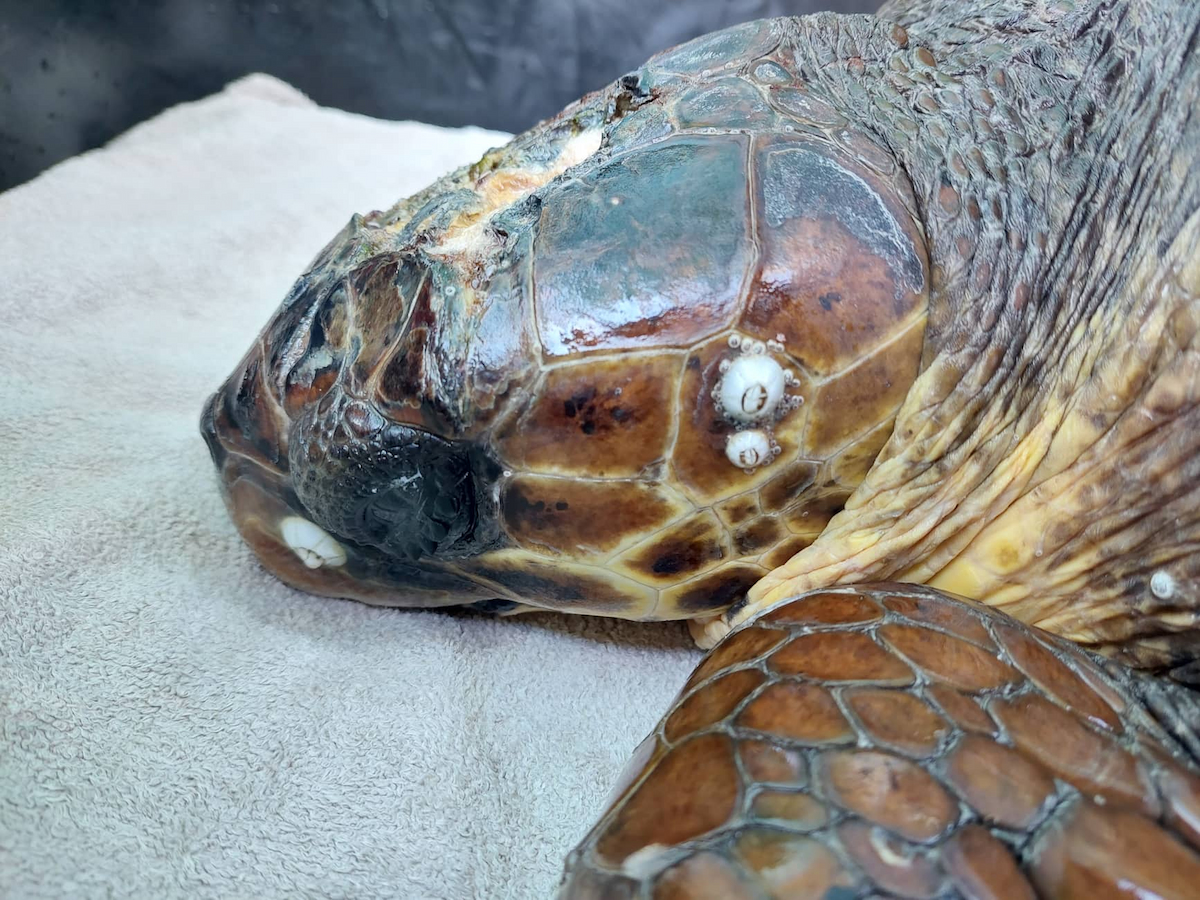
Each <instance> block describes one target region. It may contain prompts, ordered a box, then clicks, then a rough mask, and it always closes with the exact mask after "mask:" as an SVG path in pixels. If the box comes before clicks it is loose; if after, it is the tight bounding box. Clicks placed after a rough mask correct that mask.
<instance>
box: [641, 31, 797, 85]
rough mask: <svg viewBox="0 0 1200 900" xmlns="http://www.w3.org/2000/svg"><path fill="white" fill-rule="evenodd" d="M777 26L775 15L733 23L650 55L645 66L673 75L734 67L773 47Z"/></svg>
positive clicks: (777, 38) (762, 54)
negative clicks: (739, 23) (752, 20)
mask: <svg viewBox="0 0 1200 900" xmlns="http://www.w3.org/2000/svg"><path fill="white" fill-rule="evenodd" d="M778 28H779V20H778V19H758V20H756V21H754V22H745V23H743V24H741V25H734V26H733V27H732V28H725V29H723V30H721V31H716V32H713V33H712V34H706V35H704V36H703V37H698V38H696V39H695V40H692V41H688V42H687V43H686V44H680V45H679V46H678V47H674V48H672V49H671V50H667V51H665V52H664V53H660V54H659V55H658V56H654V57H651V59H650V61H649V62H648V63H646V68H647V69H651V70H655V69H656V70H659V71H661V72H670V73H672V74H676V75H699V74H700V73H702V72H705V71H711V70H714V69H721V68H725V67H727V66H728V67H729V68H736V67H738V66H741V65H744V64H746V63H747V62H749V61H750V60H752V59H757V58H758V57H760V56H765V55H766V54H767V53H770V52H771V51H772V50H774V49H775V45H776V44H778V43H779V37H780V36H779V33H778ZM730 63H732V64H733V65H731V66H730V65H729V64H730Z"/></svg>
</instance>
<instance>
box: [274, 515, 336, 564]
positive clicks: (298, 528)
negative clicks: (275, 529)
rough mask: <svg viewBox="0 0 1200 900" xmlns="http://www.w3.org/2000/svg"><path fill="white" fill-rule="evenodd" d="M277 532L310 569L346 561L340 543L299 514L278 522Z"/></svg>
mask: <svg viewBox="0 0 1200 900" xmlns="http://www.w3.org/2000/svg"><path fill="white" fill-rule="evenodd" d="M279 534H280V535H281V536H282V537H283V539H284V541H285V542H286V543H287V545H288V547H290V548H291V550H292V552H293V553H295V554H296V556H298V557H300V561H301V562H302V563H304V564H305V565H306V566H308V567H309V568H310V569H319V568H321V567H322V566H334V567H337V566H341V565H345V563H346V551H345V550H344V549H343V548H342V545H341V544H339V543H338V542H337V541H336V540H334V538H333V535H331V534H330V533H329V532H328V531H326V530H325V529H324V528H322V527H321V526H320V525H318V524H316V523H315V522H310V521H308V519H302V518H301V517H300V516H288V517H287V518H286V519H284V520H283V521H281V522H280V523H279Z"/></svg>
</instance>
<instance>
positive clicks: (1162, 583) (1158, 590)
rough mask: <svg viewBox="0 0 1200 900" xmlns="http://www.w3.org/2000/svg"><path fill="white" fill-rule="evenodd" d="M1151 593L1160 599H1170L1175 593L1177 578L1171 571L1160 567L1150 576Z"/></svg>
mask: <svg viewBox="0 0 1200 900" xmlns="http://www.w3.org/2000/svg"><path fill="white" fill-rule="evenodd" d="M1150 593H1152V594H1153V595H1154V596H1155V597H1157V598H1158V599H1159V600H1170V599H1171V597H1173V596H1174V595H1175V579H1174V578H1172V577H1171V573H1170V572H1165V571H1163V570H1162V569H1159V570H1158V571H1157V572H1155V573H1154V574H1153V575H1151V576H1150Z"/></svg>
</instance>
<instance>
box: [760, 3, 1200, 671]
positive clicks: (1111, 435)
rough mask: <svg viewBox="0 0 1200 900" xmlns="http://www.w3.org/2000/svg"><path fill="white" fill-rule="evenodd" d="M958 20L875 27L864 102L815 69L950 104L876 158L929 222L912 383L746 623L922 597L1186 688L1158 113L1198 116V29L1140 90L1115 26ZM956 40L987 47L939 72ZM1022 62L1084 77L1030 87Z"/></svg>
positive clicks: (1182, 444) (1197, 454) (1183, 506)
mask: <svg viewBox="0 0 1200 900" xmlns="http://www.w3.org/2000/svg"><path fill="white" fill-rule="evenodd" d="M1151 5H1154V4H1151ZM957 6H958V5H957V4H954V5H952V4H942V3H936V4H927V5H913V6H912V7H911V8H910V7H909V6H907V5H903V4H895V5H894V6H893V7H891V8H892V9H893V10H902V9H903V10H905V18H904V22H905V24H906V25H908V26H909V28H908V31H907V33H906V36H905V38H904V42H905V43H906V48H905V49H903V50H901V51H899V52H897V53H896V54H894V55H893V57H892V58H891V59H890V60H889V61H888V64H887V65H886V66H885V67H884V69H883V72H881V74H880V77H879V78H875V77H871V78H866V79H857V80H855V79H853V78H852V77H850V76H841V75H839V74H838V70H837V69H836V68H835V67H826V68H825V69H823V70H821V71H822V72H823V73H826V77H827V78H828V79H829V81H830V84H829V85H828V86H827V90H828V91H829V92H830V93H831V94H833V95H838V94H840V93H841V92H843V91H849V90H850V89H851V88H853V89H855V90H858V91H862V92H866V93H867V94H868V95H878V96H879V97H880V99H882V98H883V97H885V96H887V90H888V89H887V84H888V82H889V81H890V82H893V83H895V82H900V83H901V84H902V85H904V84H906V83H907V82H909V81H911V80H912V75H911V73H912V72H917V73H919V74H923V75H924V76H926V77H931V78H934V79H935V81H936V82H937V83H939V84H941V85H942V87H941V89H940V90H939V91H937V92H935V93H936V96H932V95H931V96H920V93H921V92H920V91H919V90H918V92H917V96H916V97H915V101H914V107H915V108H916V110H917V111H916V112H915V113H914V112H912V111H909V112H907V113H906V120H905V121H906V123H907V127H906V128H904V129H897V130H896V131H895V132H893V133H892V134H891V137H892V140H891V141H890V144H891V149H892V150H893V152H895V153H896V154H897V157H898V158H899V159H900V161H901V163H902V164H903V166H904V167H905V169H906V171H908V173H909V175H910V176H911V178H912V181H913V184H914V188H915V190H916V192H917V195H918V197H919V198H920V201H919V202H920V206H921V208H922V210H923V211H924V216H923V223H922V224H923V225H924V227H925V230H926V234H927V237H928V246H929V250H930V265H931V273H932V274H931V290H930V305H929V323H930V324H929V329H928V332H927V335H926V345H925V351H924V352H925V357H926V359H927V361H928V364H927V366H926V368H925V370H924V371H923V372H922V374H921V376H920V377H919V378H918V379H917V381H916V382H915V384H914V386H913V388H912V390H911V391H910V393H909V395H908V397H907V399H906V401H905V403H904V405H903V406H902V408H901V410H900V413H899V415H898V417H897V420H896V425H895V430H894V432H893V434H892V437H891V439H890V441H889V443H888V444H887V445H886V446H885V447H884V449H883V450H882V451H881V453H880V455H879V457H878V458H877V460H876V461H875V463H874V466H873V468H872V470H871V471H870V472H869V473H868V475H867V477H866V479H865V481H864V482H863V483H862V484H861V485H860V486H859V487H858V489H857V490H856V492H855V493H854V494H853V495H852V496H851V497H850V498H849V500H848V501H847V503H846V506H845V509H844V510H843V511H842V512H841V513H840V514H839V515H838V516H836V517H835V518H834V519H833V520H832V521H831V522H830V524H829V527H828V528H827V529H826V530H825V532H824V533H823V534H822V535H821V536H820V537H819V539H818V540H816V541H815V542H814V543H813V544H812V545H810V546H809V547H807V548H805V549H803V550H802V551H801V552H800V553H799V554H797V555H796V556H795V557H793V558H792V559H791V560H790V561H788V562H787V563H786V564H784V565H783V566H781V567H780V568H778V569H777V570H776V571H775V572H773V573H772V574H771V575H769V576H767V577H766V578H764V579H763V581H762V582H760V583H759V584H757V585H756V586H754V587H753V588H752V589H751V590H750V592H749V603H748V604H747V606H746V607H745V608H744V609H743V611H742V613H741V615H742V616H743V617H744V616H747V615H751V614H753V613H754V612H755V611H756V610H758V609H762V608H764V607H766V606H769V605H770V604H771V603H774V602H777V601H780V600H782V599H785V598H787V597H789V596H794V595H795V594H797V593H799V592H802V591H804V590H809V589H813V588H818V587H823V586H829V585H834V584H845V583H854V582H863V581H869V580H880V579H889V580H891V579H895V580H902V581H915V582H927V583H930V584H933V585H936V586H939V587H943V588H946V589H948V590H953V591H956V592H959V593H962V594H965V595H967V596H971V597H974V598H976V599H980V600H983V601H985V602H988V603H990V604H997V605H1000V606H1003V607H1004V608H1005V609H1006V610H1007V611H1009V612H1011V613H1012V614H1013V615H1015V616H1017V617H1018V618H1020V619H1022V620H1025V621H1028V622H1031V623H1034V624H1037V625H1039V626H1041V627H1044V628H1047V629H1049V630H1051V631H1054V632H1056V633H1059V634H1062V635H1064V636H1067V637H1070V638H1073V639H1075V640H1078V641H1080V642H1083V643H1086V644H1089V645H1092V646H1095V647H1097V648H1098V649H1102V650H1104V651H1105V652H1107V653H1110V654H1113V655H1117V656H1118V657H1119V658H1121V659H1122V660H1124V661H1127V662H1129V663H1131V664H1136V665H1139V666H1145V667H1149V668H1154V669H1165V670H1173V671H1175V673H1176V676H1177V677H1179V678H1182V679H1187V678H1191V677H1194V675H1192V674H1191V672H1192V670H1191V669H1189V668H1188V665H1189V664H1190V663H1191V662H1192V661H1194V660H1196V659H1197V658H1198V657H1200V590H1197V587H1196V585H1197V579H1198V578H1200V556H1198V555H1197V554H1196V552H1195V548H1196V546H1197V544H1198V542H1200V355H1198V352H1197V351H1198V350H1200V341H1198V338H1197V334H1198V327H1200V265H1198V263H1197V260H1198V259H1200V214H1198V213H1197V212H1196V210H1197V208H1198V207H1200V181H1198V180H1197V179H1196V178H1195V177H1194V173H1195V172H1196V171H1197V166H1198V165H1200V124H1197V120H1196V119H1195V117H1193V116H1186V115H1183V114H1182V113H1180V114H1179V115H1176V114H1174V113H1173V112H1171V113H1165V114H1160V112H1159V111H1162V110H1185V109H1192V108H1194V107H1195V104H1196V101H1197V99H1200V57H1198V56H1197V55H1196V54H1195V53H1189V52H1188V50H1187V49H1186V48H1184V47H1183V46H1181V45H1179V42H1178V40H1177V35H1178V34H1181V33H1182V34H1191V35H1196V34H1200V8H1196V7H1194V6H1189V7H1187V8H1186V9H1185V8H1184V7H1179V6H1171V7H1170V9H1168V7H1167V6H1165V5H1161V4H1160V5H1159V8H1158V12H1160V13H1161V15H1155V16H1151V17H1149V19H1152V20H1153V23H1152V24H1150V25H1148V27H1147V28H1146V30H1145V31H1141V32H1139V40H1140V41H1142V42H1143V44H1142V47H1143V49H1142V51H1141V52H1142V53H1143V54H1149V56H1150V57H1153V58H1155V59H1160V60H1161V62H1162V67H1161V68H1158V67H1157V66H1155V67H1147V66H1141V65H1139V64H1138V63H1137V58H1141V57H1135V55H1134V54H1133V52H1132V51H1131V50H1130V49H1129V46H1130V45H1129V44H1128V42H1127V41H1125V40H1123V38H1122V36H1121V34H1120V33H1119V31H1118V29H1119V27H1120V23H1119V22H1117V21H1115V20H1112V21H1109V20H1106V19H1105V18H1104V17H1096V18H1095V19H1093V20H1090V21H1089V22H1088V23H1087V24H1086V25H1083V24H1080V23H1075V25H1071V23H1070V22H1068V21H1067V19H1062V20H1059V19H1055V18H1054V16H1052V15H1050V14H1049V13H1047V16H1048V19H1047V21H1045V22H1042V23H1041V25H1040V26H1039V30H1038V32H1037V33H1038V37H1037V38H1033V37H1031V36H1029V35H1023V34H1022V30H1021V28H1020V27H1018V26H1013V27H1012V30H1009V25H1007V24H1004V23H1001V22H1000V21H999V20H994V21H993V20H990V19H989V18H988V17H989V15H990V14H989V13H988V12H987V11H986V10H984V11H980V10H974V11H971V10H963V11H956V7H957ZM964 6H965V5H964ZM913 9H927V10H928V14H929V15H930V16H931V17H932V18H931V19H928V20H921V19H919V18H916V17H915V14H912V10H913ZM1021 15H1023V16H1032V15H1034V14H1033V13H1031V12H1026V13H1022V14H1021ZM954 16H959V17H961V18H963V19H964V20H966V19H967V18H970V20H971V21H970V23H968V24H970V31H971V32H972V33H981V34H982V33H987V32H988V30H989V29H992V31H991V34H990V37H989V38H988V42H986V43H981V44H979V45H978V46H975V45H972V44H970V43H969V42H968V44H966V45H962V46H956V47H955V48H953V50H951V49H950V48H945V49H941V48H939V46H938V40H939V35H940V34H942V33H944V32H945V31H946V30H947V29H951V28H952V27H953V26H956V22H955V21H952V20H953V17H954ZM1014 21H1015V20H1014ZM957 24H961V23H957ZM1076 25H1078V27H1075V26H1076ZM1043 26H1044V27H1043ZM1068 26H1070V27H1068ZM885 27H886V26H885ZM966 27H967V26H966V25H963V28H966ZM1046 29H1048V30H1046ZM963 33H966V32H965V31H964V32H963ZM1030 34H1032V32H1030ZM1001 38H1002V39H1003V43H1002V44H997V43H993V41H996V40H999V39H1001ZM1029 41H1037V42H1040V43H1041V47H1040V50H1039V51H1038V52H1044V51H1045V50H1046V48H1047V46H1052V47H1053V53H1055V54H1060V58H1061V59H1064V60H1065V59H1068V58H1069V59H1071V60H1072V63H1071V66H1070V67H1069V68H1070V69H1071V70H1072V71H1078V72H1082V73H1086V74H1085V76H1084V77H1081V78H1079V79H1077V80H1076V79H1063V80H1061V81H1060V80H1057V79H1052V78H1046V77H1044V76H1045V73H1044V72H1042V71H1040V70H1039V69H1038V67H1037V65H1035V64H1033V63H1032V62H1031V60H1032V59H1033V56H1035V55H1036V54H1032V55H1031V53H1030V52H1029V51H1031V44H1029V43H1028V42H1029ZM801 46H802V45H801ZM1160 51H1161V52H1160ZM1145 58H1149V57H1145ZM802 67H803V64H802ZM895 71H901V72H909V74H908V75H904V76H902V78H901V77H897V76H895V75H892V74H888V73H891V72H895ZM1100 73H1109V74H1108V75H1105V76H1104V77H1100ZM1114 73H1115V74H1114ZM1092 74H1095V75H1096V76H1097V77H1095V78H1092V77H1090V76H1091V75H1092ZM1118 74H1119V75H1120V77H1117V75H1118ZM1110 76H1111V77H1110ZM839 79H841V80H840V81H839ZM1151 96H1153V97H1154V98H1155V100H1154V102H1153V104H1147V102H1146V98H1147V97H1151ZM1151 106H1152V107H1153V110H1151V109H1150V107H1151ZM922 110H923V111H922ZM909 117H915V118H909ZM1001 119H1003V120H1004V121H1006V122H1008V123H1010V124H1011V126H1012V130H1007V129H1008V126H1007V125H1006V126H1005V130H1004V131H1003V140H1002V141H1001V140H1000V139H999V138H998V137H997V134H998V132H997V130H996V125H997V124H998V123H999V122H1000V120H1001Z"/></svg>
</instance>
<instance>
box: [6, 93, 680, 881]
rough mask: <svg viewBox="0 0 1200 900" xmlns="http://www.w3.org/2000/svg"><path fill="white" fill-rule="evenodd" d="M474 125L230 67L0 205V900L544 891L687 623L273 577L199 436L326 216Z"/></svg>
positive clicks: (328, 229) (478, 147)
mask: <svg viewBox="0 0 1200 900" xmlns="http://www.w3.org/2000/svg"><path fill="white" fill-rule="evenodd" d="M504 139H505V136H504V135H501V134H496V133H494V132H484V131H480V130H477V129H460V130H451V129H442V128H434V127H431V126H427V125H419V124H413V123H395V122H381V121H376V120H373V119H369V118H365V117H362V116H357V115H350V114H347V113H344V112H339V111H336V110H330V109H322V108H319V107H317V106H316V105H315V104H313V103H312V102H310V101H309V100H308V99H306V98H305V97H304V96H302V95H301V94H299V93H298V92H296V91H295V90H294V89H292V88H291V87H289V86H288V85H286V84H283V83H281V82H279V81H275V80H274V79H271V78H267V77H264V76H252V77H250V78H247V79H244V80H242V81H239V82H237V83H235V84H233V85H232V86H230V87H229V88H228V89H226V90H225V91H224V92H222V93H221V94H219V95H216V96H214V97H210V98H208V99H205V100H202V101H200V102H198V103H192V104H187V105H184V106H180V107H176V108H174V109H171V110H168V111H167V112H165V113H163V114H162V115H160V116H158V117H157V118H155V119H153V120H152V121H150V122H147V123H145V124H143V125H140V126H138V127H137V128H135V129H133V130H132V131H131V132H129V133H128V134H126V135H124V136H122V137H120V138H118V139H117V140H116V141H114V142H113V143H112V144H111V145H109V146H108V147H106V148H104V149H102V150H98V151H95V152H92V153H87V154H85V155H83V156H80V157H77V158H75V159H72V160H69V161H67V162H65V163H63V164H61V165H59V166H56V167H55V168H53V169H51V170H50V171H48V172H46V173H45V174H43V175H42V176H41V177H39V178H38V179H36V180H35V181H33V182H31V183H30V184H27V185H24V186H22V187H19V188H16V189H14V190H12V191H9V192H8V193H6V194H3V195H0V896H4V897H20V898H27V897H30V898H31V897H68V896H69V897H110V896H115V897H155V898H165V897H188V898H206V897H256V898H258V897H263V898H266V897H289V898H291V897H346V898H368V897H406V898H438V897H447V898H472V897H482V898H508V897H538V898H543V897H547V896H550V895H552V893H553V890H554V887H555V885H556V884H557V881H558V876H559V872H560V870H561V865H562V858H563V856H564V855H565V854H566V852H567V851H568V850H569V849H570V848H571V847H572V846H573V845H574V843H575V842H576V841H577V840H578V839H579V838H580V837H581V836H582V834H583V833H584V832H585V831H586V829H587V828H588V827H589V825H590V824H591V822H592V821H593V819H594V818H595V816H596V815H597V814H598V812H599V811H600V808H601V806H602V804H603V800H604V798H605V796H606V795H607V793H608V789H609V787H610V785H611V784H612V782H613V781H614V780H615V779H616V777H617V775H618V773H619V771H620V769H621V767H622V765H623V763H624V760H625V758H626V757H627V756H628V754H629V753H630V751H631V750H632V749H633V747H634V746H635V745H636V744H637V743H638V741H639V740H640V739H641V737H642V736H643V735H644V734H645V733H646V732H647V731H648V730H649V729H650V728H651V727H652V726H653V723H654V722H655V720H656V719H657V718H658V716H659V714H660V713H661V712H662V710H663V709H664V708H665V706H666V704H667V703H668V702H669V700H670V698H671V697H672V696H673V695H674V694H675V692H676V691H677V690H678V689H679V687H680V685H681V684H682V682H683V680H684V679H685V677H686V675H687V672H688V670H689V669H690V668H691V666H693V665H694V664H695V662H696V660H697V656H698V654H697V653H696V651H695V650H693V649H692V648H691V646H690V642H689V641H688V639H687V637H686V636H685V635H684V633H683V629H682V628H681V627H680V626H679V625H678V624H672V625H646V624H634V623H623V622H612V621H607V620H596V619H591V620H589V619H583V618H567V617H558V616H549V615H539V616H531V617H518V618H513V619H504V620H493V619H487V618H482V617H468V616H463V615H453V614H447V613H437V612H424V611H400V610H386V609H374V608H371V607H367V606H362V605H359V604H356V603H352V602H345V601H338V600H328V599H321V598H317V597H311V596H307V595H304V594H301V593H299V592H296V591H293V590H291V589H289V588H287V587H285V586H283V585H282V584H280V583H279V582H277V581H275V580H274V579H273V578H272V577H270V576H269V575H267V574H266V573H265V572H264V571H263V570H262V569H261V568H259V567H258V565H257V564H256V563H255V561H254V559H253V557H252V556H251V554H250V553H249V551H248V550H247V549H246V547H244V546H243V545H242V543H241V541H240V540H239V538H238V536H237V534H236V532H235V531H234V529H233V526H232V525H231V524H230V522H229V520H228V518H227V517H226V515H225V510H224V508H223V506H222V504H221V501H220V499H219V496H218V493H217V484H216V479H215V476H214V473H213V471H212V466H211V464H210V462H209V459H208V454H207V452H206V450H205V448H204V445H203V443H202V441H201V440H200V437H199V434H198V432H197V419H198V415H199V411H200V406H201V403H202V401H203V400H204V398H205V396H206V395H207V394H208V393H209V392H210V391H212V390H213V389H215V388H216V386H217V385H218V384H219V382H220V381H221V379H222V378H224V376H225V375H226V374H227V373H228V372H229V371H230V369H232V367H233V365H234V364H235V363H236V362H237V360H238V358H239V357H240V356H241V354H242V352H243V351H244V350H245V349H246V348H247V347H248V346H249V345H250V343H251V341H252V340H253V337H254V335H255V333H256V332H257V330H258V329H259V328H260V327H261V326H262V324H263V323H264V322H265V321H266V319H267V317H268V315H269V314H270V313H271V311H272V310H273V309H274V307H275V305H276V304H277V303H278V302H279V300H280V299H281V298H282V297H283V295H284V292H285V291H286V290H287V289H288V287H289V285H290V284H291V282H292V280H293V279H294V277H295V276H296V275H297V274H299V273H300V272H301V271H302V270H303V268H304V266H305V265H306V264H307V263H308V261H309V260H310V259H311V258H312V256H313V255H314V254H315V253H316V251H317V250H319V249H320V248H321V246H322V245H323V244H324V243H325V241H326V240H328V239H329V238H330V237H332V236H333V234H334V233H335V232H336V231H337V230H338V229H339V228H340V227H341V226H342V225H343V224H344V223H345V222H346V220H347V219H348V218H349V217H350V215H351V213H353V212H356V211H359V212H365V211H368V210H371V209H375V208H386V207H388V206H389V205H391V204H392V202H394V201H395V200H396V199H398V198H400V197H402V196H404V195H406V194H409V193H412V192H413V191H415V190H417V189H419V188H421V187H423V186H424V185H425V184H427V183H429V182H430V181H431V180H433V179H434V178H435V177H437V176H438V175H439V174H441V173H442V172H444V171H446V170H447V169H449V168H451V167H453V166H456V165H459V164H461V163H463V162H467V161H470V160H472V159H474V158H477V157H478V156H479V155H480V154H481V153H482V152H483V151H484V150H485V149H486V148H488V147H490V146H494V145H496V144H498V143H502V142H503V140H504Z"/></svg>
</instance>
